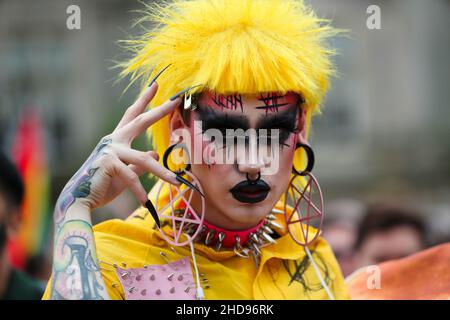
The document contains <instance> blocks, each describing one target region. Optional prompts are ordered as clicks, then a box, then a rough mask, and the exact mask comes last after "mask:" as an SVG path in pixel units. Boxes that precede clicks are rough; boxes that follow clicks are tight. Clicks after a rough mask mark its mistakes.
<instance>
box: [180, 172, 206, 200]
mask: <svg viewBox="0 0 450 320" xmlns="http://www.w3.org/2000/svg"><path fill="white" fill-rule="evenodd" d="M176 179H177V180H178V181H180V182H181V183H184V184H185V185H187V186H188V187H189V188H191V189H194V190H195V191H197V192H198V193H200V195H201V196H202V197H203V198H204V197H205V196H204V195H203V193H201V191H200V190H198V189H197V187H196V186H194V185H193V184H192V183H190V182H189V181H187V180H186V179H185V178H183V177H182V176H179V175H177V177H176Z"/></svg>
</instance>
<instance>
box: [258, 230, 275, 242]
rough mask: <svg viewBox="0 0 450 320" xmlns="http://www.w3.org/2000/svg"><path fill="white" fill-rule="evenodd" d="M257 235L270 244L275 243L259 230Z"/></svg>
mask: <svg viewBox="0 0 450 320" xmlns="http://www.w3.org/2000/svg"><path fill="white" fill-rule="evenodd" d="M258 234H259V235H260V236H261V237H262V238H263V239H264V240H266V241H268V242H270V243H277V242H276V241H275V240H274V239H273V238H272V237H271V236H269V235H268V234H267V233H265V232H264V231H262V230H260V231H258Z"/></svg>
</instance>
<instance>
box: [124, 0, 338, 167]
mask: <svg viewBox="0 0 450 320" xmlns="http://www.w3.org/2000/svg"><path fill="white" fill-rule="evenodd" d="M144 6H145V9H144V10H142V11H141V13H142V17H141V18H140V19H139V20H138V21H137V24H139V25H140V26H141V27H142V28H143V29H144V33H143V34H142V35H140V36H138V37H137V38H135V39H131V40H126V41H123V43H124V44H125V47H126V48H128V49H129V50H130V51H131V52H132V54H133V57H132V58H131V59H130V60H129V61H126V62H124V63H122V64H120V67H122V72H121V77H122V78H123V77H127V76H129V77H130V78H131V82H130V85H131V84H132V83H134V82H135V81H137V80H139V81H140V84H141V89H142V90H144V89H145V88H146V87H147V86H148V85H149V83H150V81H151V79H152V78H153V77H154V76H155V75H156V74H157V73H158V72H159V71H160V70H162V69H163V68H165V67H166V66H167V65H169V64H170V67H169V68H168V69H167V70H166V71H165V72H164V73H163V74H162V75H161V76H160V77H159V78H158V80H157V81H158V85H159V89H158V93H157V95H156V97H155V98H154V99H153V101H152V102H151V107H152V108H153V107H155V106H158V105H160V104H161V103H163V102H164V101H166V100H167V99H168V98H169V97H171V96H172V95H173V94H175V93H177V92H179V91H181V90H183V89H185V88H188V87H190V86H194V85H199V84H201V85H202V87H197V88H196V89H193V90H192V91H191V93H195V92H196V91H199V90H203V89H208V90H211V91H215V92H217V93H219V94H231V93H240V94H257V93H266V92H280V93H286V92H288V91H293V92H297V93H300V94H301V95H302V96H303V98H304V100H305V104H304V105H303V107H304V108H306V134H307V135H308V133H309V128H310V122H311V116H312V114H314V113H317V112H319V110H320V104H321V101H322V99H323V97H324V95H325V93H326V91H327V87H328V82H329V78H330V76H331V75H333V73H334V68H333V65H332V62H331V60H330V58H331V55H333V54H334V51H333V50H332V49H330V48H329V47H328V45H327V40H328V39H329V38H330V37H331V36H334V35H335V34H337V33H338V31H337V30H336V29H334V28H332V27H331V26H330V25H329V21H328V20H324V19H320V18H318V17H317V16H316V15H315V13H314V12H313V11H312V9H311V8H310V7H309V6H307V5H306V4H305V3H304V2H303V1H301V0H192V1H187V0H174V1H169V2H162V3H161V2H160V3H151V4H144ZM146 24H149V25H150V27H149V28H147V27H145V25H146ZM149 135H150V137H151V138H152V143H153V146H154V147H155V148H156V150H157V152H158V154H159V155H160V157H161V158H162V155H163V153H164V151H165V149H166V148H167V147H168V145H169V139H170V136H169V117H166V118H165V119H162V120H161V121H159V122H157V123H156V124H154V125H153V126H152V127H151V128H150V129H149ZM294 164H295V165H296V167H297V168H301V167H302V166H301V165H302V159H301V157H300V156H298V157H297V155H296V159H294Z"/></svg>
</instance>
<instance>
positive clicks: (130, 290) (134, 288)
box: [128, 287, 136, 293]
mask: <svg viewBox="0 0 450 320" xmlns="http://www.w3.org/2000/svg"><path fill="white" fill-rule="evenodd" d="M135 291H136V287H131V288H130V289H128V292H129V293H134V292H135Z"/></svg>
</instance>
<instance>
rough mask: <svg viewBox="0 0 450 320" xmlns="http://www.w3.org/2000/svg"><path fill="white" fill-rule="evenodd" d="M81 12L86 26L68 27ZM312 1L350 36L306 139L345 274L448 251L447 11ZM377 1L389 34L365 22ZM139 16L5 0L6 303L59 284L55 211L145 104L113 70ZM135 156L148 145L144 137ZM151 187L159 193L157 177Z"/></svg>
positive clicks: (107, 215)
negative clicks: (96, 151)
mask: <svg viewBox="0 0 450 320" xmlns="http://www.w3.org/2000/svg"><path fill="white" fill-rule="evenodd" d="M73 3H76V4H77V5H78V6H79V7H80V9H81V29H80V30H68V29H67V27H66V19H67V14H66V8H67V7H68V6H69V5H71V4H73ZM310 3H311V4H312V6H313V8H314V9H315V10H316V12H317V14H318V15H319V16H322V17H325V18H329V19H331V20H332V24H333V26H335V27H338V28H343V29H347V30H348V31H349V33H348V35H347V36H346V37H339V38H336V39H335V40H334V41H333V43H332V45H333V46H334V47H335V48H336V50H337V53H338V54H337V55H336V57H335V62H336V66H337V69H338V71H339V76H338V77H336V78H335V79H333V81H332V85H331V89H330V92H329V94H328V96H327V99H326V101H325V103H324V107H323V113H322V114H321V115H319V116H317V117H316V118H315V119H314V120H313V128H312V135H311V138H310V143H311V145H312V147H313V148H314V150H315V153H316V166H315V170H314V171H315V172H314V173H315V175H316V176H317V177H318V179H319V181H320V183H321V187H322V190H323V192H324V197H325V199H324V200H325V214H326V217H325V222H324V226H323V236H324V237H325V239H326V240H328V241H329V243H330V244H331V246H332V247H333V249H334V252H335V255H336V257H337V259H338V261H339V263H340V265H341V267H342V271H343V273H344V276H348V275H350V274H351V273H352V272H354V271H355V270H357V269H358V268H360V267H363V266H367V265H372V264H378V263H380V262H382V261H386V260H391V259H398V258H401V257H404V256H408V255H410V254H413V253H415V252H417V251H420V250H423V249H425V248H428V247H430V246H433V245H436V244H439V243H445V242H449V241H450V166H449V163H450V90H448V89H449V85H448V83H449V81H448V79H450V59H449V58H450V57H449V52H450V41H449V40H450V39H449V32H448V30H450V2H449V1H448V0H432V1H426V0H393V1H365V0H339V1H336V0H311V1H310ZM373 4H375V5H378V6H379V7H380V10H381V11H380V12H381V29H379V30H371V29H369V28H367V24H366V20H367V18H368V13H367V12H366V10H367V8H368V6H369V5H373ZM141 8H142V5H141V4H139V2H138V1H128V0H108V1H106V0H95V1H87V0H78V1H67V0H61V1H54V0H39V1H25V0H0V71H1V72H0V149H1V150H2V151H3V152H4V154H5V155H6V156H5V157H3V156H2V158H1V161H2V163H1V164H0V166H1V176H0V245H1V247H0V257H1V262H0V298H2V297H3V298H10V299H11V298H14V297H17V295H19V296H20V295H21V294H22V296H21V297H22V298H30V299H32V298H37V297H38V296H39V295H40V294H41V292H42V290H43V288H44V286H45V284H46V282H47V280H48V278H49V275H50V273H51V258H52V238H53V236H52V232H53V227H52V221H51V216H52V208H53V206H54V203H55V201H56V199H57V197H58V195H59V193H60V192H61V190H62V188H63V187H64V185H65V183H66V182H67V181H68V180H69V178H70V177H71V176H72V175H73V174H74V173H75V171H76V170H77V169H78V168H79V167H80V166H81V164H82V163H83V162H84V160H85V159H86V158H87V156H88V155H89V153H90V152H91V150H92V149H93V147H94V146H95V145H96V144H97V142H98V141H99V139H100V137H102V136H104V135H105V134H108V133H109V132H110V131H112V128H113V127H114V126H115V124H116V123H117V122H118V120H119V119H120V117H121V114H122V113H123V112H124V110H125V109H126V107H127V106H128V105H130V104H131V103H132V101H133V100H134V98H135V97H136V95H137V92H138V88H137V87H132V88H131V89H130V90H128V91H126V92H125V93H124V88H125V87H126V86H127V85H128V83H126V82H121V83H118V84H116V83H114V80H115V79H116V78H117V72H118V70H116V69H111V66H113V65H114V61H116V60H122V59H124V58H126V57H127V55H124V52H123V50H122V49H121V48H120V46H119V45H118V44H117V40H119V39H126V38H129V36H130V35H133V34H136V33H138V32H140V30H135V29H132V28H131V27H130V26H131V21H132V20H133V19H135V18H137V17H138V15H136V13H134V12H132V11H133V10H135V9H141ZM135 147H136V148H138V149H141V150H145V149H148V148H150V147H151V146H150V144H149V142H148V141H147V139H146V138H145V137H141V138H140V139H139V140H138V141H137V143H136V145H135ZM8 158H9V159H11V161H12V162H13V163H14V165H15V167H16V168H17V170H18V175H15V174H14V169H12V168H13V167H12V166H11V165H10V164H8V160H7V159H8ZM142 182H143V184H144V186H145V187H146V188H147V190H149V189H150V187H151V185H152V182H153V181H152V180H151V179H148V178H145V177H144V178H143V179H142ZM21 183H23V188H22V187H21ZM22 189H23V191H21V190H22ZM137 205H138V203H137V201H136V200H135V199H134V198H133V196H132V195H131V193H129V192H124V193H123V194H122V195H121V196H120V197H118V198H117V199H116V200H114V201H113V202H112V203H110V204H109V205H107V206H106V207H103V208H101V209H98V210H97V212H96V213H95V214H94V215H93V219H94V222H95V223H97V222H100V221H103V220H106V219H111V218H126V217H127V216H128V215H129V214H130V213H131V212H132V211H133V210H134V209H135V208H136V207H137ZM13 269H14V270H21V271H15V272H13V273H12V272H11V270H13ZM11 286H12V287H16V288H17V286H18V287H19V288H22V290H17V289H14V288H12V287H11ZM23 288H28V289H27V290H23ZM25 293H26V294H29V295H26V296H23V294H25Z"/></svg>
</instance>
